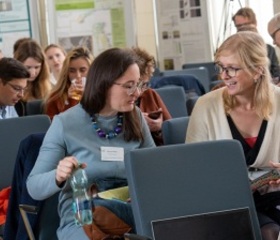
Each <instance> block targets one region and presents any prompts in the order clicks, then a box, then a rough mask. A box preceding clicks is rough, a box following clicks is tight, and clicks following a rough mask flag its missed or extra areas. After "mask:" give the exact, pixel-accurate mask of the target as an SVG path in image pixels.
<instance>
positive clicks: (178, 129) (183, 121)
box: [161, 117, 189, 145]
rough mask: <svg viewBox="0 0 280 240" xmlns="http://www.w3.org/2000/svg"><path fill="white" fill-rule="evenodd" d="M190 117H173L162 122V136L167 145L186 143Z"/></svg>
mask: <svg viewBox="0 0 280 240" xmlns="http://www.w3.org/2000/svg"><path fill="white" fill-rule="evenodd" d="M188 123H189V117H180V118H171V119H168V120H166V121H164V122H163V123H162V129H161V132H162V138H163V143H164V144H165V145H169V144H178V143H184V142H185V140H186V131H187V127H188Z"/></svg>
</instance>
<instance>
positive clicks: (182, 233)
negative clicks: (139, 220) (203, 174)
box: [152, 208, 256, 240]
mask: <svg viewBox="0 0 280 240" xmlns="http://www.w3.org/2000/svg"><path fill="white" fill-rule="evenodd" d="M152 232H153V239H154V240H172V239H176V240H181V239H182V240H185V239H188V240H205V239H207V240H225V239H226V240H237V239H238V240H255V239H256V238H255V236H254V231H253V228H252V223H251V217H250V213H249V208H238V209H232V210H226V211H219V212H211V213H203V214H196V215H189V216H183V217H178V218H168V219H160V220H155V221H152Z"/></svg>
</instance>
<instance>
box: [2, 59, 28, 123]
mask: <svg viewBox="0 0 280 240" xmlns="http://www.w3.org/2000/svg"><path fill="white" fill-rule="evenodd" d="M29 77H30V74H29V71H28V70H27V68H26V67H25V66H24V65H23V64H22V63H21V62H19V61H17V60H15V59H13V58H5V57H4V58H2V59H0V119H4V118H12V117H18V116H19V115H20V114H18V113H17V111H16V110H15V107H14V106H15V104H16V103H18V102H19V100H20V99H21V98H22V97H23V95H24V91H25V90H26V89H27V79H28V78H29Z"/></svg>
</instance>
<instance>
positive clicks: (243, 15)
mask: <svg viewBox="0 0 280 240" xmlns="http://www.w3.org/2000/svg"><path fill="white" fill-rule="evenodd" d="M232 20H233V22H234V25H235V27H236V30H237V31H240V30H242V28H243V29H244V27H251V29H253V28H255V29H256V31H257V19H256V14H255V13H254V11H253V9H251V8H249V7H244V8H240V9H239V10H238V11H237V12H236V13H235V14H234V15H233V17H232ZM243 31H244V30H243ZM266 47H267V57H268V58H269V60H270V74H271V76H272V78H273V82H274V83H275V84H278V83H279V81H280V66H279V61H278V58H277V55H276V52H275V49H274V47H273V46H271V45H270V44H266Z"/></svg>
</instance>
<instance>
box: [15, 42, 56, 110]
mask: <svg viewBox="0 0 280 240" xmlns="http://www.w3.org/2000/svg"><path fill="white" fill-rule="evenodd" d="M14 58H15V59H17V60H18V61H20V62H22V63H23V64H24V66H26V67H27V69H28V71H29V73H30V78H29V79H28V84H27V91H25V94H24V96H23V98H22V101H21V102H19V104H17V105H16V108H17V109H25V108H26V106H25V105H26V102H27V101H32V100H36V99H44V98H45V97H46V96H47V94H48V93H49V92H50V90H51V83H50V73H49V68H48V65H47V63H46V59H45V54H44V52H43V51H42V48H41V47H40V45H39V44H38V43H37V42H36V41H34V40H25V41H23V42H22V43H21V44H20V45H19V46H18V48H17V50H16V52H15V53H14ZM22 115H25V110H23V111H22Z"/></svg>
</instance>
